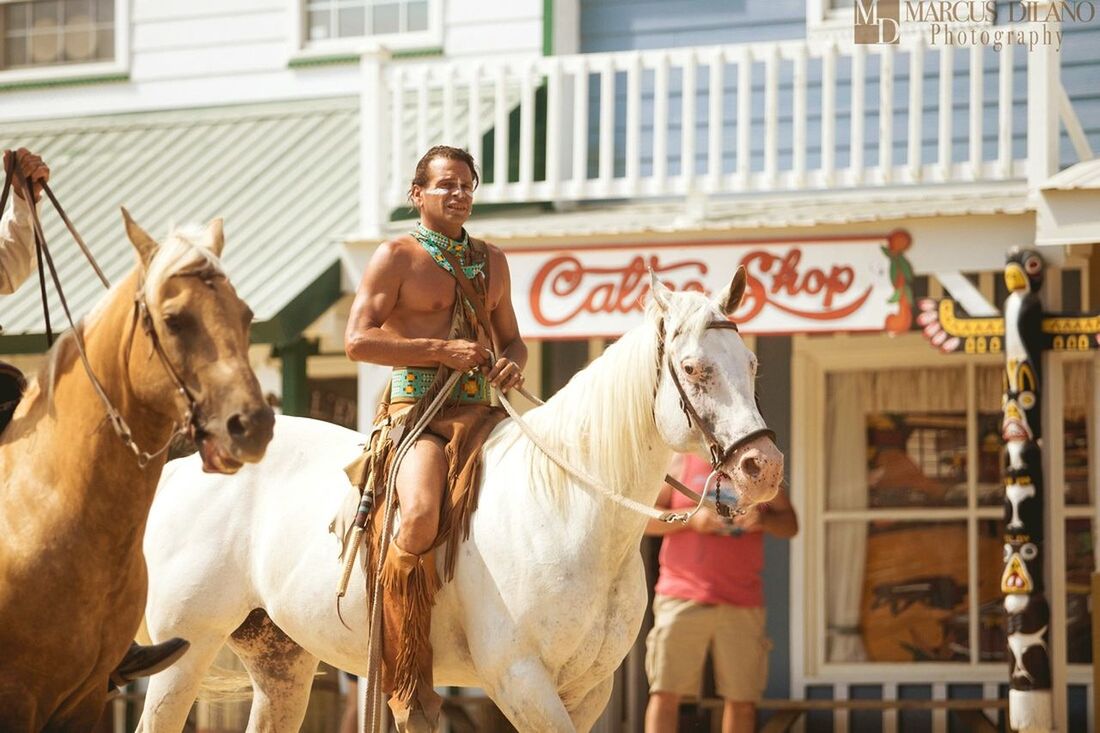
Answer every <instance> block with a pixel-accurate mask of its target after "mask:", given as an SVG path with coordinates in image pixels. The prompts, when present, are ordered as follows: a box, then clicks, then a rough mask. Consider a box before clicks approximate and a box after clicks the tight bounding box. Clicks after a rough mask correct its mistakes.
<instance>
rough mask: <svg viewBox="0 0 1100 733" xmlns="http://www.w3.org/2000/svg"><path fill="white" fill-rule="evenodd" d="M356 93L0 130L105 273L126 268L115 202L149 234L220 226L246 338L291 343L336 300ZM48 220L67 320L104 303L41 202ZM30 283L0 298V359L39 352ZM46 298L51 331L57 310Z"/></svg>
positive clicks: (353, 190)
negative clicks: (248, 326)
mask: <svg viewBox="0 0 1100 733" xmlns="http://www.w3.org/2000/svg"><path fill="white" fill-rule="evenodd" d="M358 131H359V122H358V98H344V99H325V100H309V101H296V102H291V103H286V102H282V103H277V104H264V105H248V106H235V107H217V108H209V109H190V110H173V111H169V112H152V113H149V112H147V113H141V114H130V115H113V116H110V117H94V118H80V119H66V120H48V121H35V122H24V123H18V124H3V125H0V148H9V147H10V148H15V147H19V146H22V147H26V148H29V149H30V150H33V151H35V152H36V153H38V154H40V155H41V156H42V157H43V159H44V160H45V161H46V162H47V164H48V165H49V166H50V171H51V180H50V185H51V187H52V188H53V190H54V192H55V193H56V195H57V197H58V199H59V200H60V201H61V203H62V204H63V205H64V206H65V209H66V211H67V212H68V214H69V217H70V218H71V219H72V221H73V223H74V224H75V225H76V227H77V230H78V231H79V232H80V233H81V235H82V236H83V237H84V240H85V241H86V242H87V243H88V246H89V248H90V249H91V250H92V252H93V254H95V256H96V259H97V260H98V261H99V263H100V265H101V266H102V267H103V270H104V271H105V272H106V274H107V277H108V278H110V279H111V281H112V282H114V281H116V280H118V279H120V278H121V277H122V276H123V275H124V274H125V273H126V272H128V271H129V269H130V268H131V267H132V266H133V265H134V252H133V249H132V247H131V246H130V244H129V242H128V241H127V239H126V234H125V231H124V229H123V225H122V217H121V214H120V213H119V206H120V205H123V206H126V208H127V209H129V211H130V213H131V214H132V215H133V216H134V218H135V219H136V220H137V221H138V222H139V223H140V224H141V225H142V226H143V227H144V228H145V229H146V231H148V232H149V233H150V234H151V235H152V236H153V237H154V238H157V239H159V238H161V237H163V236H164V235H165V234H167V233H168V231H169V230H170V228H171V227H172V226H173V225H174V224H183V223H190V222H198V223H205V222H207V221H209V220H210V219H212V218H214V217H216V216H222V217H224V218H225V232H226V246H225V253H224V254H225V256H224V257H223V262H224V264H225V267H226V269H227V271H228V272H229V275H230V278H231V279H232V280H233V283H234V284H235V285H236V287H237V291H238V292H239V293H240V294H241V296H242V297H243V298H244V299H245V300H246V301H247V302H248V304H249V305H250V306H251V307H252V310H253V311H254V312H255V313H256V325H255V326H254V329H253V340H256V341H265V342H276V343H278V342H281V341H285V340H289V339H291V338H293V337H295V336H296V335H297V333H298V332H299V331H300V330H301V329H302V328H304V327H305V326H307V325H309V323H310V322H311V321H312V320H313V319H315V318H316V317H317V316H319V315H320V314H321V313H323V312H324V310H326V309H327V308H328V307H329V306H330V305H331V304H332V303H333V302H334V301H335V300H336V298H338V297H339V294H340V282H339V278H340V271H339V254H338V245H339V243H340V242H341V241H342V240H343V239H344V238H345V237H346V236H347V235H349V234H351V233H353V232H354V231H355V230H356V228H357V226H358V219H359V214H358V202H359V139H358ZM43 209H44V211H45V213H44V214H43V225H44V226H45V230H46V237H47V239H48V241H49V242H50V250H51V252H52V253H53V256H54V260H55V262H56V263H57V266H58V271H59V273H60V275H61V278H62V284H63V285H64V287H65V295H66V297H67V298H68V301H69V304H70V306H72V308H73V312H74V316H79V315H82V314H84V313H86V312H87V311H89V310H90V309H91V307H92V306H93V305H94V304H95V303H96V302H97V301H98V300H99V299H100V298H101V297H102V296H103V293H104V290H103V286H102V285H101V284H100V283H99V281H98V279H97V278H96V277H95V274H94V273H93V272H92V269H91V267H90V266H89V265H88V264H87V263H86V262H85V261H84V258H83V256H82V255H81V254H80V251H79V249H78V247H77V246H76V243H75V242H73V241H72V238H71V236H70V235H69V233H68V232H67V231H66V230H65V227H64V224H63V223H62V222H61V220H60V217H58V216H57V215H56V214H55V213H54V212H53V210H52V207H51V206H50V205H49V203H48V202H46V203H45V204H44V206H43ZM35 280H36V276H32V280H31V281H29V282H27V283H25V284H24V285H23V287H22V288H20V290H19V292H18V293H16V294H15V295H13V296H9V297H7V298H4V299H3V300H0V324H3V326H4V335H3V336H0V351H4V352H9V353H11V352H26V351H38V350H41V349H42V348H44V340H43V339H41V337H39V336H32V335H35V334H41V333H44V330H45V328H44V322H43V317H42V307H41V302H40V296H39V293H38V285H37V282H36V281H35ZM50 292H51V307H50V313H51V316H52V318H53V321H54V328H55V330H61V328H62V326H61V321H62V320H63V319H64V314H63V312H62V310H61V306H60V302H59V301H58V300H57V296H56V294H54V293H53V292H52V285H51V287H50Z"/></svg>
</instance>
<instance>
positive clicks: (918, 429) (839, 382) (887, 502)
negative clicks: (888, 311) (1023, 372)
mask: <svg viewBox="0 0 1100 733" xmlns="http://www.w3.org/2000/svg"><path fill="white" fill-rule="evenodd" d="M826 390H827V402H826V407H827V414H826V421H825V422H826V424H825V456H826V461H827V465H826V469H827V473H826V486H825V496H826V502H827V506H828V507H829V508H830V509H866V508H868V507H903V506H966V495H967V469H966V398H967V397H966V369H965V368H958V367H948V368H943V369H892V370H889V371H868V372H840V373H833V374H830V375H829V376H828V379H827V382H826ZM998 404H999V403H998Z"/></svg>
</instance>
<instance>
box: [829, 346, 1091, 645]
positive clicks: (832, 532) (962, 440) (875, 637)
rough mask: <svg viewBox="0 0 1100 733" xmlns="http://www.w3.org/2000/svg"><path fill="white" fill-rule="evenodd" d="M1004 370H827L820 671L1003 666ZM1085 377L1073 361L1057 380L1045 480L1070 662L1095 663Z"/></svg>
mask: <svg viewBox="0 0 1100 733" xmlns="http://www.w3.org/2000/svg"><path fill="white" fill-rule="evenodd" d="M956 363H957V362H956ZM1002 373H1003V367H1001V366H1000V365H999V364H996V363H989V362H982V363H971V364H963V365H962V366H957V367H946V366H945V367H942V368H928V367H924V368H920V369H883V370H874V371H870V370H868V371H857V372H835V373H829V374H827V377H826V390H827V394H826V425H825V431H824V438H823V447H824V449H825V456H824V467H825V471H826V473H825V483H826V485H825V487H824V498H825V501H824V513H823V526H824V535H823V538H824V550H825V552H824V558H823V559H822V561H821V564H820V565H819V566H818V572H820V574H821V577H822V586H821V587H822V588H823V591H824V599H823V600H824V605H825V608H824V613H823V615H822V619H823V621H824V623H823V627H824V628H822V629H820V630H819V631H818V632H817V633H824V635H825V646H824V652H825V661H826V662H829V663H852V662H876V663H930V662H941V663H943V662H947V663H952V662H958V663H966V664H978V663H990V662H1002V661H1004V659H1005V638H1004V630H1003V615H1004V612H1003V597H1002V595H1001V591H1000V578H1001V573H1002V570H1003V567H1002V566H1003V560H1002V558H1003V554H1002V545H1003V539H1002V535H1003V533H1004V526H1003V525H1004V519H1003V507H1004V489H1003V482H1002V480H1001V466H1002V463H1003V455H1004V450H1003V447H1002V442H1001V437H1000V425H1001V412H1000V403H1001V395H1002ZM1092 374H1093V366H1092V364H1091V362H1089V361H1087V360H1086V359H1084V358H1078V359H1076V360H1069V361H1067V362H1066V364H1065V366H1064V371H1063V373H1062V374H1061V375H1059V376H1060V377H1061V378H1062V379H1063V381H1064V384H1063V392H1064V426H1063V428H1064V430H1063V432H1064V435H1065V453H1064V459H1065V460H1064V467H1065V470H1064V475H1065V482H1064V485H1062V486H1059V487H1053V486H1051V485H1049V482H1048V485H1047V491H1058V492H1060V496H1058V497H1055V500H1054V501H1053V502H1052V504H1053V508H1052V511H1053V512H1054V513H1055V517H1054V520H1055V521H1056V522H1064V523H1065V573H1066V576H1065V588H1066V596H1065V616H1066V641H1067V657H1068V658H1067V661H1068V662H1069V663H1071V664H1087V663H1090V662H1091V633H1090V629H1091V626H1090V620H1091V616H1090V609H1089V600H1088V592H1089V576H1090V574H1091V572H1092V570H1093V549H1092V545H1093V535H1092V525H1091V520H1090V517H1091V516H1092V512H1093V507H1092V491H1091V485H1092V478H1091V476H1090V470H1089V465H1090V461H1089V453H1090V439H1091V436H1090V425H1091V404H1092V399H1093V398H1092V389H1093V385H1092ZM971 447H973V448H974V449H976V450H975V451H974V455H973V456H972V455H971ZM1046 449H1047V450H1053V449H1054V448H1053V446H1052V441H1048V442H1047V446H1046ZM1058 515H1063V516H1058ZM1047 546H1048V548H1050V547H1051V546H1050V543H1049V542H1048V545H1047ZM1047 587H1048V593H1049V592H1050V589H1051V588H1053V587H1055V586H1054V585H1053V584H1052V582H1051V579H1048V586H1047Z"/></svg>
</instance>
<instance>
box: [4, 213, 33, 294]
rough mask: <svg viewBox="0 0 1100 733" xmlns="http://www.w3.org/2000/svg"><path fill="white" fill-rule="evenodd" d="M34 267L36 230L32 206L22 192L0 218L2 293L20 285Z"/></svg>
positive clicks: (11, 291) (12, 290)
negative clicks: (32, 227)
mask: <svg viewBox="0 0 1100 733" xmlns="http://www.w3.org/2000/svg"><path fill="white" fill-rule="evenodd" d="M32 269H34V233H33V232H32V230H31V210H30V206H28V205H27V202H26V201H24V200H23V199H22V198H21V197H19V196H12V204H11V207H9V208H8V210H7V211H5V212H4V217H3V219H0V295H10V294H11V293H14V292H15V291H16V290H18V289H19V286H20V285H22V284H23V281H24V280H26V279H27V278H28V277H29V276H30V274H31V270H32Z"/></svg>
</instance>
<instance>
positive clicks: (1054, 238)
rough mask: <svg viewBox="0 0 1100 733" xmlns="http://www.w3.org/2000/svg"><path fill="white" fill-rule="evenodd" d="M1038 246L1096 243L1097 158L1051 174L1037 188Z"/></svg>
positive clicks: (1099, 224)
mask: <svg viewBox="0 0 1100 733" xmlns="http://www.w3.org/2000/svg"><path fill="white" fill-rule="evenodd" d="M1038 214H1039V215H1038V218H1037V220H1036V221H1037V223H1036V227H1035V228H1036V231H1035V242H1036V244H1038V245H1040V246H1041V245H1071V244H1096V243H1100V159H1097V160H1086V161H1084V162H1081V163H1077V164H1076V165H1072V166H1070V167H1069V168H1066V169H1065V170H1064V171H1061V172H1060V173H1057V174H1055V175H1053V176H1051V177H1050V178H1049V179H1048V180H1047V182H1046V183H1045V184H1043V186H1042V188H1041V189H1040V191H1039V212H1038Z"/></svg>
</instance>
